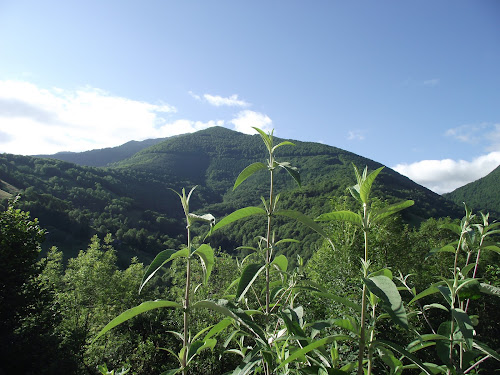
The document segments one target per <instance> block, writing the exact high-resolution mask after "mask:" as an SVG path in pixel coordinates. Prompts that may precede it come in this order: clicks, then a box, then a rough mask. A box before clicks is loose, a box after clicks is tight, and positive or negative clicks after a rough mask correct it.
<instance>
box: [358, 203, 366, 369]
mask: <svg viewBox="0 0 500 375" xmlns="http://www.w3.org/2000/svg"><path fill="white" fill-rule="evenodd" d="M363 227H364V228H363V233H364V238H365V264H366V262H368V232H367V231H368V227H367V205H366V203H365V204H363ZM363 269H364V271H363V277H365V278H366V277H367V276H368V275H367V272H368V270H367V269H365V267H363ZM365 320H366V284H365V283H363V294H362V297H361V329H360V338H359V353H358V375H363V358H364V356H365V353H364V352H365V330H366V328H365Z"/></svg>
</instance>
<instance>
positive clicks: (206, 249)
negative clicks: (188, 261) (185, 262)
mask: <svg viewBox="0 0 500 375" xmlns="http://www.w3.org/2000/svg"><path fill="white" fill-rule="evenodd" d="M193 255H198V256H199V257H200V261H201V266H202V268H203V274H204V276H205V277H204V280H203V283H204V284H206V283H207V282H208V279H209V278H210V274H211V273H212V269H213V267H214V264H215V260H214V250H213V249H212V247H211V246H210V245H207V244H203V245H201V246H200V247H199V248H198V249H196V251H195V252H194V253H193Z"/></svg>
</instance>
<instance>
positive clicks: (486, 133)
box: [445, 122, 500, 151]
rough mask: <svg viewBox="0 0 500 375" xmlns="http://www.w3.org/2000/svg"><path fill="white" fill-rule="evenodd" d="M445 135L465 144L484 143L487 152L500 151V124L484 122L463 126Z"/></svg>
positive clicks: (450, 130) (449, 130)
mask: <svg viewBox="0 0 500 375" xmlns="http://www.w3.org/2000/svg"><path fill="white" fill-rule="evenodd" d="M445 135H446V136H447V137H451V138H454V139H456V140H458V141H460V142H464V143H470V144H479V143H484V144H485V145H486V146H485V147H486V150H487V151H496V150H500V124H493V123H486V122H483V123H479V124H470V125H461V126H457V127H456V128H451V129H448V130H447V131H446V133H445Z"/></svg>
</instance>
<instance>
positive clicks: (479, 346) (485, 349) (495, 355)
mask: <svg viewBox="0 0 500 375" xmlns="http://www.w3.org/2000/svg"><path fill="white" fill-rule="evenodd" d="M473 345H474V347H475V348H476V349H479V350H481V351H482V352H483V353H485V354H487V355H490V356H491V357H493V358H495V359H496V360H497V361H500V355H499V354H498V353H497V352H496V351H494V350H493V349H491V348H490V347H489V346H488V345H486V344H483V343H482V342H479V341H477V340H474V344H473Z"/></svg>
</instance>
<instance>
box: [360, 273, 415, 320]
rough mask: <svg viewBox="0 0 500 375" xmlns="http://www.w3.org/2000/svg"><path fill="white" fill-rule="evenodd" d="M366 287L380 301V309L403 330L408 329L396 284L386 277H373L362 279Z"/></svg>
mask: <svg viewBox="0 0 500 375" xmlns="http://www.w3.org/2000/svg"><path fill="white" fill-rule="evenodd" d="M364 281H365V284H366V286H367V287H368V289H369V290H370V292H372V293H373V294H375V295H376V296H377V297H378V298H380V299H381V301H382V308H383V309H384V310H385V311H386V312H387V313H388V314H389V316H390V317H391V318H392V320H393V321H394V322H395V323H396V324H399V325H400V326H401V327H403V328H408V318H407V317H406V311H405V308H404V306H403V301H402V300H401V296H400V295H399V291H398V288H397V287H396V284H394V282H393V281H392V280H391V279H389V278H388V277H387V276H383V275H380V276H373V277H370V278H369V279H364Z"/></svg>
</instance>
